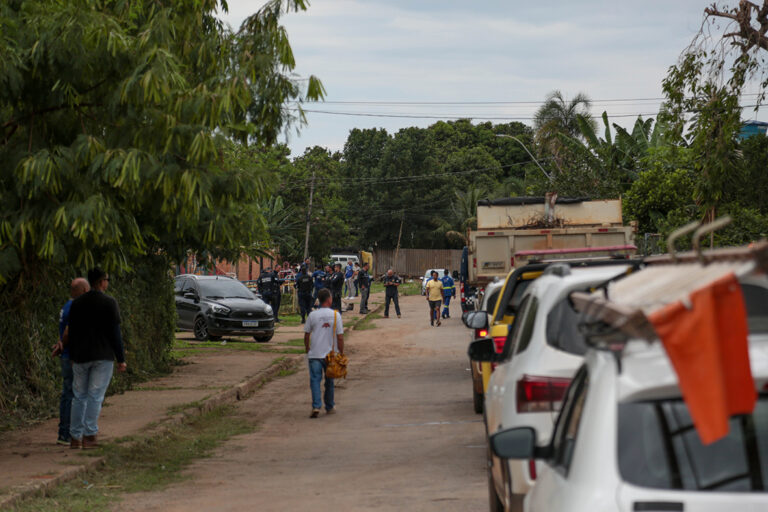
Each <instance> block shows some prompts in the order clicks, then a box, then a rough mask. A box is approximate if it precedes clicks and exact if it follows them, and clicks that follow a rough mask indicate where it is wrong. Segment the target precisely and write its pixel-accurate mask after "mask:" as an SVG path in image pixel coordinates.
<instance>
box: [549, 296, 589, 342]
mask: <svg viewBox="0 0 768 512" xmlns="http://www.w3.org/2000/svg"><path fill="white" fill-rule="evenodd" d="M580 322H581V320H580V316H579V313H577V312H576V310H574V309H573V305H572V304H571V301H570V300H569V299H568V298H567V297H566V298H565V299H563V300H561V301H560V302H558V303H557V305H555V307H553V308H552V310H550V312H549V313H548V314H547V344H548V345H549V346H551V347H553V348H556V349H558V350H562V351H564V352H568V353H569V354H575V355H578V356H583V355H584V354H586V353H587V342H586V339H585V338H584V335H583V334H582V329H581V328H580V326H579V323H580Z"/></svg>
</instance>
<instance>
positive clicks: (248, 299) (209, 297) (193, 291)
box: [174, 274, 275, 343]
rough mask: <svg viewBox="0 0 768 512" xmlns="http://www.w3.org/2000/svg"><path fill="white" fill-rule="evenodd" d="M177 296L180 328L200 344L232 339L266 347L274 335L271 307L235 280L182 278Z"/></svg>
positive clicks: (176, 281)
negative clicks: (245, 339)
mask: <svg viewBox="0 0 768 512" xmlns="http://www.w3.org/2000/svg"><path fill="white" fill-rule="evenodd" d="M174 292H175V297H176V312H177V317H178V318H177V327H178V328H179V329H184V330H191V331H192V332H193V333H194V335H195V338H196V339H198V340H200V341H204V340H209V339H210V340H219V339H221V338H222V336H227V335H231V336H253V339H254V340H256V341H258V342H260V343H266V342H268V341H269V340H271V339H272V336H273V335H274V333H275V318H274V314H273V311H272V307H271V306H270V305H269V304H267V303H265V302H264V301H263V300H261V299H260V298H259V297H257V296H256V295H255V293H254V292H253V291H251V290H249V289H248V288H247V287H246V286H245V285H244V284H243V283H241V282H240V281H237V280H236V279H232V278H231V277H227V276H198V275H192V274H185V275H180V276H177V277H176V279H175V281H174Z"/></svg>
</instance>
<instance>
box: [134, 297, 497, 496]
mask: <svg viewBox="0 0 768 512" xmlns="http://www.w3.org/2000/svg"><path fill="white" fill-rule="evenodd" d="M401 304H402V306H403V314H404V316H403V318H402V319H398V318H396V317H394V315H393V317H392V318H389V319H381V320H377V321H376V323H377V325H378V326H379V327H378V328H377V329H373V330H367V331H357V332H354V333H353V334H352V335H351V337H350V338H349V340H348V342H347V344H348V347H349V348H348V352H349V355H350V360H351V367H350V378H349V379H348V380H347V381H346V382H342V383H341V384H340V389H338V390H337V396H336V402H337V408H338V411H339V412H338V414H336V415H334V416H325V415H323V416H321V417H320V418H318V419H309V412H310V400H309V386H308V374H307V371H306V368H304V367H303V366H302V367H301V368H300V370H299V371H298V372H297V373H296V374H294V375H292V376H290V377H286V378H283V379H280V380H279V381H277V382H273V383H272V384H270V385H269V386H267V387H266V388H265V389H263V390H262V391H261V392H259V393H257V394H256V395H255V396H254V397H253V398H251V399H249V400H248V401H247V402H245V403H244V404H242V406H241V413H242V414H244V415H246V416H248V417H250V418H252V419H253V420H254V421H257V422H258V423H259V425H260V426H259V429H258V430H257V431H256V432H254V433H252V434H249V435H246V436H242V437H239V438H236V439H234V440H232V441H230V442H228V443H227V444H225V446H224V447H223V448H222V449H220V450H219V451H218V453H217V454H216V455H215V456H214V457H212V458H210V459H206V460H202V461H200V462H198V463H196V464H195V465H194V466H193V467H192V468H191V470H190V479H189V480H187V481H185V482H183V483H181V484H177V485H174V486H172V487H170V488H168V489H165V490H164V491H162V492H157V493H148V494H141V495H132V496H128V497H126V500H125V501H124V502H123V504H122V505H121V510H125V511H138V510H157V511H160V510H162V511H191V510H218V511H224V510H232V511H234V510H259V511H285V510H296V511H303V510H321V509H325V510H339V511H341V510H383V511H387V510H392V511H395V510H397V511H401V510H435V511H438V510H439V511H452V510H457V511H459V510H460V511H466V510H484V509H486V508H487V499H488V498H487V485H486V477H485V469H484V468H485V444H484V438H483V424H482V419H481V417H480V416H478V415H476V414H474V413H473V412H472V400H471V396H472V395H471V378H470V374H469V371H467V368H468V364H467V358H466V347H467V339H468V336H467V331H466V329H465V328H464V327H463V326H462V325H461V321H460V319H459V318H455V319H451V320H449V321H447V322H445V323H444V324H443V326H442V327H439V328H431V327H429V324H428V317H427V305H426V301H425V300H424V299H423V298H422V297H420V296H417V297H406V298H403V300H402V302H401ZM454 312H455V315H456V317H458V316H459V310H458V308H456V309H455V310H454Z"/></svg>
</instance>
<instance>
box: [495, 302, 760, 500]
mask: <svg viewBox="0 0 768 512" xmlns="http://www.w3.org/2000/svg"><path fill="white" fill-rule="evenodd" d="M745 296H747V294H746V293H745ZM747 299H748V297H747ZM762 301H763V302H762V306H761V309H762V312H761V314H760V315H759V318H755V317H753V316H752V315H751V313H752V312H753V311H754V310H755V305H754V304H753V308H752V309H753V311H751V312H750V316H751V318H750V328H752V326H753V325H755V323H756V322H757V323H759V324H762V326H763V327H766V320H768V294H766V293H763V294H762ZM748 305H749V302H748ZM753 318H754V320H753ZM752 332H753V333H752V334H751V335H750V337H749V343H750V349H749V353H750V362H751V368H752V374H753V377H754V380H755V391H756V393H758V394H759V396H758V400H757V405H756V407H755V409H754V411H753V413H752V414H749V415H739V416H734V417H732V418H731V420H730V431H729V433H728V435H727V436H726V437H725V438H723V439H721V440H719V441H716V442H714V443H711V444H709V445H704V444H702V442H701V441H700V439H699V436H698V434H697V432H696V430H695V429H694V428H693V424H692V421H691V418H690V414H689V412H688V408H687V406H686V404H685V402H683V400H682V398H681V394H680V390H679V387H678V381H677V375H676V373H675V372H674V370H673V368H672V367H671V365H670V362H669V358H668V357H667V355H666V354H665V352H664V350H663V348H662V346H661V344H660V343H653V344H651V345H649V344H648V342H647V341H645V340H642V341H641V340H632V341H630V342H629V343H627V345H626V347H625V349H624V351H623V354H622V355H621V356H620V357H617V356H616V354H614V353H613V352H610V351H607V350H598V349H594V348H593V349H590V350H589V351H588V353H587V356H586V359H585V364H584V365H583V366H582V367H581V368H580V369H579V371H578V372H577V374H576V376H575V377H574V379H573V382H572V383H571V385H570V387H569V388H568V391H567V393H566V396H565V401H564V403H563V407H562V410H561V411H560V413H559V415H558V418H557V423H556V426H555V429H554V434H553V435H552V437H551V441H549V442H547V443H545V444H544V445H541V443H540V441H539V440H538V438H539V435H538V431H537V430H538V429H537V428H536V427H534V426H522V427H515V428H512V429H509V430H503V431H499V432H497V433H496V434H494V436H492V437H491V439H490V445H491V449H492V450H493V452H494V454H495V456H497V457H505V458H517V459H522V460H526V461H527V460H531V459H534V458H535V459H538V460H540V461H543V464H540V465H538V466H537V467H538V468H539V474H538V479H537V482H536V485H535V486H534V487H533V489H532V490H531V492H530V493H529V495H528V496H527V497H526V498H525V507H524V509H525V510H526V511H529V512H545V511H546V512H572V511H573V512H576V511H579V512H581V511H584V510H589V511H594V512H603V511H606V512H607V511H621V512H631V511H636V510H648V511H656V510H670V511H693V510H695V511H702V512H709V511H713V512H714V511H722V510H738V511H740V512H741V511H748V512H749V511H753V512H757V511H763V510H768V493H766V492H765V490H766V489H768V471H766V468H767V467H768V394H766V393H765V390H766V389H768V334H766V332H765V330H763V331H762V332H760V333H754V331H752ZM545 436H547V435H546V434H545ZM547 437H549V436H547Z"/></svg>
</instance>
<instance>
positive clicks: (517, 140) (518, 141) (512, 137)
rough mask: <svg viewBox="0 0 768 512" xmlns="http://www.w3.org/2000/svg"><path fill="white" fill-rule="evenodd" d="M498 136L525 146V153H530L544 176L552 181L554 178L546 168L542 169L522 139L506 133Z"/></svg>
mask: <svg viewBox="0 0 768 512" xmlns="http://www.w3.org/2000/svg"><path fill="white" fill-rule="evenodd" d="M496 136H497V137H506V138H508V139H512V140H514V141H516V142H517V143H518V144H520V145H521V146H523V149H524V150H525V152H526V153H528V156H530V157H531V159H532V160H533V161H534V162H536V165H538V166H539V169H541V172H543V173H544V176H546V177H547V179H548V180H549V181H550V182H551V181H552V176H550V175H549V174H548V173H547V171H545V170H544V167H542V166H541V164H540V163H539V161H538V160H536V157H535V156H533V154H532V153H531V152H530V151H528V148H527V147H525V144H523V141H521V140H520V139H518V138H517V137H514V136H512V135H507V134H504V133H497V134H496Z"/></svg>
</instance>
